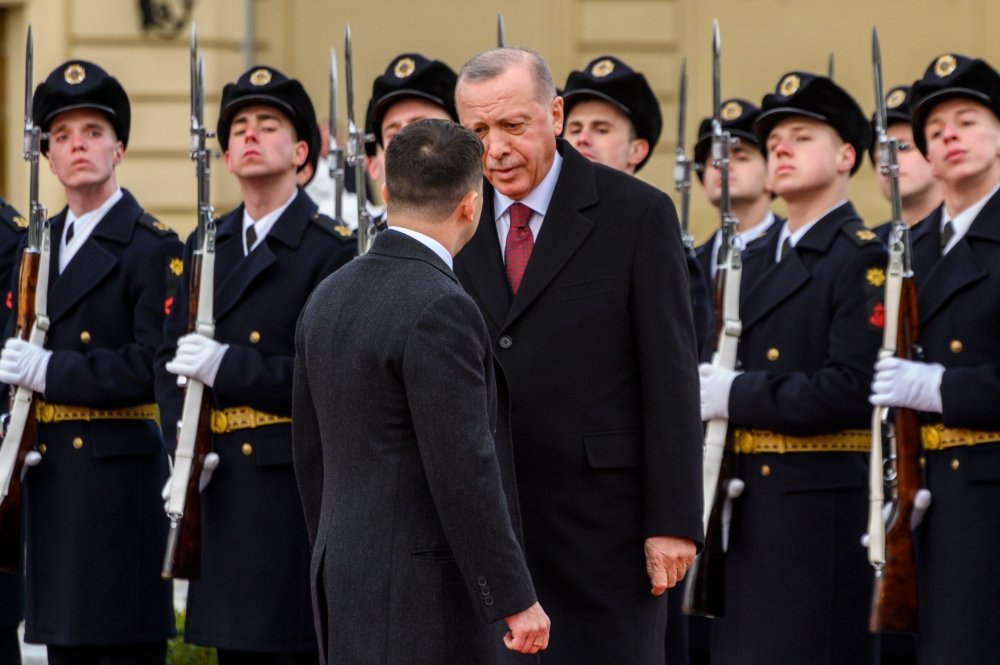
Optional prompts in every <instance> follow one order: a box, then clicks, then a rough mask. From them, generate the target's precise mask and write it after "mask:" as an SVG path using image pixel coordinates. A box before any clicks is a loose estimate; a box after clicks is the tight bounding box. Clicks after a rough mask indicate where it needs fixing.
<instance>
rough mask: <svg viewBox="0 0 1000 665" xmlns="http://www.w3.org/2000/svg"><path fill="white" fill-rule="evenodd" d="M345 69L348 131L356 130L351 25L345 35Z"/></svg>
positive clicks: (348, 25)
mask: <svg viewBox="0 0 1000 665" xmlns="http://www.w3.org/2000/svg"><path fill="white" fill-rule="evenodd" d="M344 68H345V69H346V74H347V124H348V126H349V129H348V131H351V132H353V131H354V129H355V122H354V71H353V70H354V66H353V62H352V57H351V24H350V23H348V24H347V30H346V31H345V35H344Z"/></svg>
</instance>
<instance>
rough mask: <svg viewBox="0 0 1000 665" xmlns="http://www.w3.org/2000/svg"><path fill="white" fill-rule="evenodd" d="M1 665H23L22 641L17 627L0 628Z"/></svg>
mask: <svg viewBox="0 0 1000 665" xmlns="http://www.w3.org/2000/svg"><path fill="white" fill-rule="evenodd" d="M0 665H21V641H20V640H19V639H18V638H17V626H11V627H6V626H5V627H3V628H0Z"/></svg>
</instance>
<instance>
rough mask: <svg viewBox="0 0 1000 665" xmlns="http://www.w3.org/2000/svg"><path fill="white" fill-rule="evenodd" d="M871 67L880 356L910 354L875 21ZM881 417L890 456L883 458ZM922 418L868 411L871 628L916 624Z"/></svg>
mask: <svg viewBox="0 0 1000 665" xmlns="http://www.w3.org/2000/svg"><path fill="white" fill-rule="evenodd" d="M872 70H873V73H874V77H875V100H876V104H877V110H876V113H875V131H876V137H877V140H878V148H879V168H880V170H881V172H882V174H883V175H885V176H887V177H888V178H889V184H890V200H891V202H892V227H891V228H892V235H891V237H890V247H889V264H888V267H887V268H886V281H885V328H884V329H883V332H882V348H881V349H880V350H879V358H880V359H881V358H888V357H891V356H893V355H895V356H899V357H900V358H911V357H912V351H913V348H914V344H915V343H916V341H917V291H916V286H915V284H914V280H913V269H912V267H911V264H910V259H911V252H910V228H909V226H907V224H906V222H904V221H903V215H902V201H901V199H900V194H899V164H898V161H897V151H898V149H899V146H898V143H897V141H896V139H894V138H890V137H889V136H887V135H886V131H885V130H886V108H885V94H884V92H883V89H882V53H881V49H880V48H879V41H878V31H877V30H876V29H875V28H872ZM883 424H884V425H885V428H884V429H885V430H887V434H888V436H887V437H886V439H887V441H886V442H885V443H887V444H888V451H889V452H888V458H887V459H885V460H884V462H883V459H882V452H883V443H884V442H883ZM919 457H920V425H919V422H918V420H917V413H916V412H915V411H913V410H912V409H893V417H892V419H891V420H890V418H889V409H888V408H885V407H875V409H874V410H873V411H872V450H871V461H870V468H869V474H870V477H869V482H870V493H869V500H870V505H869V515H868V561H869V562H870V563H871V564H872V566H873V567H874V569H875V587H874V590H873V594H872V607H871V615H870V617H869V623H868V629H869V630H871V631H873V632H876V631H901V632H916V629H917V569H916V559H915V556H914V549H913V532H912V531H911V528H910V520H911V517H912V514H913V507H914V498H915V496H916V494H917V491H918V490H919V488H920V463H919ZM886 486H888V488H889V490H890V497H891V499H892V510H891V513H890V515H889V524H888V528H887V527H886V523H885V517H884V513H883V512H882V511H883V503H884V489H885V487H886Z"/></svg>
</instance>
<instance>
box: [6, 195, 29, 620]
mask: <svg viewBox="0 0 1000 665" xmlns="http://www.w3.org/2000/svg"><path fill="white" fill-rule="evenodd" d="M23 224H24V217H22V216H21V215H20V214H19V213H18V212H17V210H15V209H14V208H13V206H11V205H10V204H9V203H7V202H6V201H4V200H3V199H2V198H0V285H3V284H10V283H11V272H12V271H13V269H14V263H15V262H16V261H17V247H18V244H19V243H20V242H21V237H22V235H23V233H24V231H25V230H26V229H27V227H26V226H23ZM3 296H4V297H5V298H6V296H7V293H3ZM10 314H11V310H9V309H8V308H7V304H6V302H5V304H4V305H3V306H2V307H0V330H4V329H6V325H7V318H8V317H9V316H10ZM0 410H3V411H6V410H7V407H6V405H4V406H3V407H2V409H0ZM23 587H24V582H23V580H22V578H21V575H20V574H17V575H14V574H8V573H0V626H17V624H19V623H20V622H21V619H22V618H23V616H24V598H23V596H24V593H23Z"/></svg>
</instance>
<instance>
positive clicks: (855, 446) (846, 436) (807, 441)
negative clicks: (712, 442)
mask: <svg viewBox="0 0 1000 665" xmlns="http://www.w3.org/2000/svg"><path fill="white" fill-rule="evenodd" d="M733 440H734V443H735V445H736V452H737V453H742V454H752V453H866V452H868V451H870V450H871V445H872V433H871V431H870V430H866V429H845V430H841V431H840V432H834V433H833V434H819V435H816V436H786V435H784V434H778V433H777V432H771V431H769V430H766V429H737V430H736V431H734V432H733Z"/></svg>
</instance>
